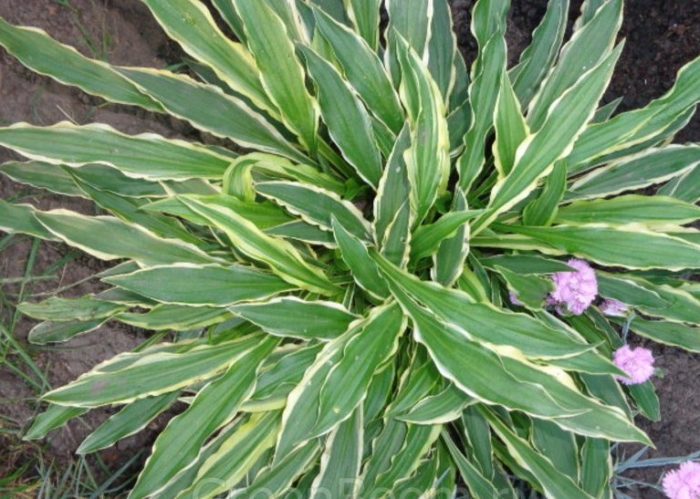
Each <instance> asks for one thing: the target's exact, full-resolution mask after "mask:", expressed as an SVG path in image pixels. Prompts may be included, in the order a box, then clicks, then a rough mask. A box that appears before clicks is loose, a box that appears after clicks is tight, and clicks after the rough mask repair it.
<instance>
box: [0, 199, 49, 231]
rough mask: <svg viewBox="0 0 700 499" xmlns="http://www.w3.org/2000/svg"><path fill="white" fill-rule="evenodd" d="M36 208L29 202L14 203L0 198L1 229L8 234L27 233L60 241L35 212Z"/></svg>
mask: <svg viewBox="0 0 700 499" xmlns="http://www.w3.org/2000/svg"><path fill="white" fill-rule="evenodd" d="M35 213H37V210H36V208H34V207H33V206H31V205H29V204H13V203H8V202H7V201H5V200H3V199H0V230H2V231H4V232H7V233H8V234H27V235H29V236H33V237H38V238H39V239H44V240H47V241H59V240H60V239H59V238H58V237H56V236H55V235H54V234H53V233H51V232H49V231H48V230H47V229H46V228H45V227H44V226H43V225H42V224H41V223H39V221H38V220H37V219H36V217H35V216H34V214H35Z"/></svg>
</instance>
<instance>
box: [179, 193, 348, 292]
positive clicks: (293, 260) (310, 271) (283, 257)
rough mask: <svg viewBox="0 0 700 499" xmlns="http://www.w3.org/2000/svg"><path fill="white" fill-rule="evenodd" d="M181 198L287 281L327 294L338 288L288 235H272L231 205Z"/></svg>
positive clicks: (239, 248)
mask: <svg viewBox="0 0 700 499" xmlns="http://www.w3.org/2000/svg"><path fill="white" fill-rule="evenodd" d="M180 199H181V200H182V202H183V203H184V204H185V205H187V207H189V208H190V209H191V210H192V211H194V212H195V213H197V214H198V215H200V216H202V217H204V218H206V219H207V220H208V221H209V223H210V224H211V225H213V226H214V227H216V228H218V229H220V230H222V231H223V232H224V233H226V235H227V236H228V238H229V239H230V240H231V242H232V243H233V245H234V247H235V248H236V249H237V250H239V251H241V252H242V253H244V254H245V255H247V256H249V257H250V258H252V259H254V260H259V261H261V262H263V263H265V264H267V265H269V266H270V268H271V269H272V271H273V272H275V273H276V274H277V275H279V276H280V277H281V278H282V279H284V280H285V281H287V282H289V283H291V284H294V285H295V286H299V287H301V288H303V289H307V290H309V291H313V292H317V293H321V294H323V295H329V294H330V295H333V294H336V293H337V292H338V288H337V287H336V286H335V285H334V284H332V283H331V282H330V281H329V280H328V278H327V277H326V276H325V274H324V273H323V271H322V270H321V269H319V268H318V267H315V266H312V265H311V264H309V263H307V262H306V261H305V260H304V258H303V257H302V256H301V253H299V251H297V249H296V248H295V247H294V246H292V245H291V244H290V243H288V242H287V241H285V240H284V239H279V238H276V237H271V236H268V235H267V234H265V233H264V232H262V231H261V230H260V229H258V228H257V227H256V226H255V225H254V224H253V223H251V222H250V221H248V220H247V219H245V218H243V217H242V216H241V215H240V214H238V213H237V212H235V211H234V210H232V209H230V208H225V207H223V206H217V205H211V204H206V203H203V202H201V201H199V200H197V199H193V198H191V197H181V198H180Z"/></svg>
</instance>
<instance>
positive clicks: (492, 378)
mask: <svg viewBox="0 0 700 499" xmlns="http://www.w3.org/2000/svg"><path fill="white" fill-rule="evenodd" d="M391 288H392V294H393V295H394V297H395V298H396V299H397V300H398V301H399V302H400V303H401V306H402V308H403V309H404V311H405V312H406V313H407V314H408V315H409V316H410V317H411V320H412V322H413V325H414V329H413V333H414V337H415V339H416V341H418V342H419V343H421V344H423V345H424V346H426V348H427V349H428V352H429V353H430V356H431V357H432V359H433V361H434V362H435V363H436V365H437V366H438V369H439V370H440V372H441V373H442V374H443V376H445V377H446V378H447V379H449V380H450V381H452V382H453V383H454V384H455V385H456V386H457V387H458V388H459V389H460V390H462V391H464V392H465V393H466V394H467V395H470V396H471V397H474V398H475V399H477V400H479V401H481V402H484V403H487V404H498V405H502V406H504V407H506V408H508V409H509V410H520V411H523V412H525V413H526V414H529V415H531V416H533V417H537V418H541V419H547V420H553V421H555V422H556V423H557V424H558V425H559V426H561V427H562V428H564V429H567V430H570V431H573V432H575V433H578V434H581V435H590V436H605V437H606V438H610V439H615V440H621V441H639V442H649V439H648V437H647V436H646V435H645V434H644V433H643V432H642V431H641V430H639V429H637V428H636V427H635V426H634V425H633V423H632V422H631V421H630V420H629V419H627V417H626V416H625V414H624V413H623V412H622V411H620V410H619V409H617V408H614V407H610V406H606V405H603V404H600V403H599V402H598V401H596V400H594V399H592V398H589V397H587V396H585V395H583V394H582V393H581V392H580V391H579V390H578V388H576V385H575V384H574V383H573V380H572V379H571V378H569V376H568V375H567V374H566V373H565V372H564V371H563V370H560V369H557V368H555V367H554V366H547V367H544V366H540V365H536V364H533V363H531V362H529V361H527V360H526V358H525V357H524V356H523V355H522V354H517V353H516V352H517V351H514V350H513V349H510V350H509V349H505V348H498V347H493V346H492V347H490V348H487V347H486V346H484V345H483V344H482V343H481V342H477V341H475V340H474V339H473V338H472V337H470V336H469V335H468V333H467V332H466V331H465V330H464V329H461V328H459V327H457V326H455V325H453V324H451V323H446V322H442V321H440V320H438V319H437V318H436V317H435V315H433V314H431V313H430V312H428V311H427V310H425V309H424V308H422V307H420V306H419V305H418V304H416V303H415V302H414V301H413V300H412V299H411V298H410V297H409V296H408V295H406V294H404V292H403V291H401V290H400V288H397V287H395V286H391ZM465 365H470V366H472V369H469V370H468V371H465V370H464V366H465Z"/></svg>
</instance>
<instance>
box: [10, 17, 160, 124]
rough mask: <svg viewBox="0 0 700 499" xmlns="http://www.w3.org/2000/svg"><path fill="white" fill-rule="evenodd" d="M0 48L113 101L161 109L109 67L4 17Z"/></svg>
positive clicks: (30, 65) (41, 32) (47, 73)
mask: <svg viewBox="0 0 700 499" xmlns="http://www.w3.org/2000/svg"><path fill="white" fill-rule="evenodd" d="M0 45H2V46H3V47H5V49H6V50H7V51H8V52H9V53H11V54H12V55H14V56H15V57H17V59H19V60H20V61H21V62H22V64H24V65H26V66H27V67H29V68H31V69H32V70H34V71H36V72H37V73H39V74H43V75H46V76H51V77H53V78H55V79H57V80H58V81H60V82H61V83H64V84H67V85H74V86H76V87H78V88H80V89H81V90H83V91H85V92H87V93H89V94H93V95H98V96H100V97H103V98H104V99H107V100H109V101H112V102H119V103H121V104H131V105H134V106H139V107H143V108H146V109H149V110H152V111H160V110H161V107H160V105H159V104H158V103H157V102H154V101H153V100H152V99H150V98H149V97H148V96H147V95H144V94H142V93H141V92H140V91H139V90H138V88H136V86H135V85H134V84H133V83H131V82H130V81H128V80H127V79H126V78H124V77H123V76H121V75H120V74H119V73H118V72H117V71H115V70H114V69H112V68H111V67H110V66H109V65H108V64H105V63H104V62H102V61H97V60H94V59H88V58H87V57H85V56H83V55H82V54H80V53H79V52H78V51H77V50H75V49H74V48H73V47H69V46H67V45H63V44H61V43H58V42H56V41H55V40H53V39H52V38H51V37H50V36H49V35H48V34H46V32H44V31H42V30H39V29H36V28H25V27H18V26H13V25H11V24H9V23H7V22H6V21H5V20H4V19H1V18H0Z"/></svg>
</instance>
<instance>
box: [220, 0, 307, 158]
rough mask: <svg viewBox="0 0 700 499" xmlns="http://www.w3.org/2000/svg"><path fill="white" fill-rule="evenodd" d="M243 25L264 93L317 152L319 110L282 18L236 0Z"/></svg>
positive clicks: (253, 0)
mask: <svg viewBox="0 0 700 499" xmlns="http://www.w3.org/2000/svg"><path fill="white" fill-rule="evenodd" d="M233 4H234V6H235V8H236V12H237V13H238V15H239V16H240V18H241V20H242V22H243V28H244V29H245V33H246V43H247V45H248V48H249V49H250V52H251V53H252V55H253V57H254V59H255V64H256V66H257V71H254V74H256V76H257V77H258V78H259V79H260V81H261V82H262V86H263V88H264V90H265V94H266V95H267V96H268V98H269V99H270V100H271V101H272V102H273V103H274V104H275V106H276V108H277V109H278V110H279V113H280V114H281V117H282V121H283V122H284V123H285V124H286V125H287V126H288V127H289V128H290V129H291V130H292V131H293V132H294V133H295V134H296V135H297V136H298V137H299V140H300V141H301V143H302V144H303V145H304V146H305V147H306V148H307V149H309V150H310V151H311V152H314V151H315V150H316V148H317V146H318V144H317V141H318V134H317V130H318V110H317V104H316V102H315V101H314V99H313V98H312V97H311V96H310V95H309V93H308V92H307V90H306V86H305V84H304V76H305V75H304V70H303V68H302V66H301V63H300V62H299V60H298V59H297V58H296V56H295V54H294V43H293V41H292V39H291V38H290V36H289V34H288V32H287V28H286V27H285V25H284V22H283V21H282V19H280V17H279V16H278V15H277V14H276V13H275V11H274V10H273V9H272V7H271V6H269V5H268V4H267V3H266V2H259V1H258V0H233Z"/></svg>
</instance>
